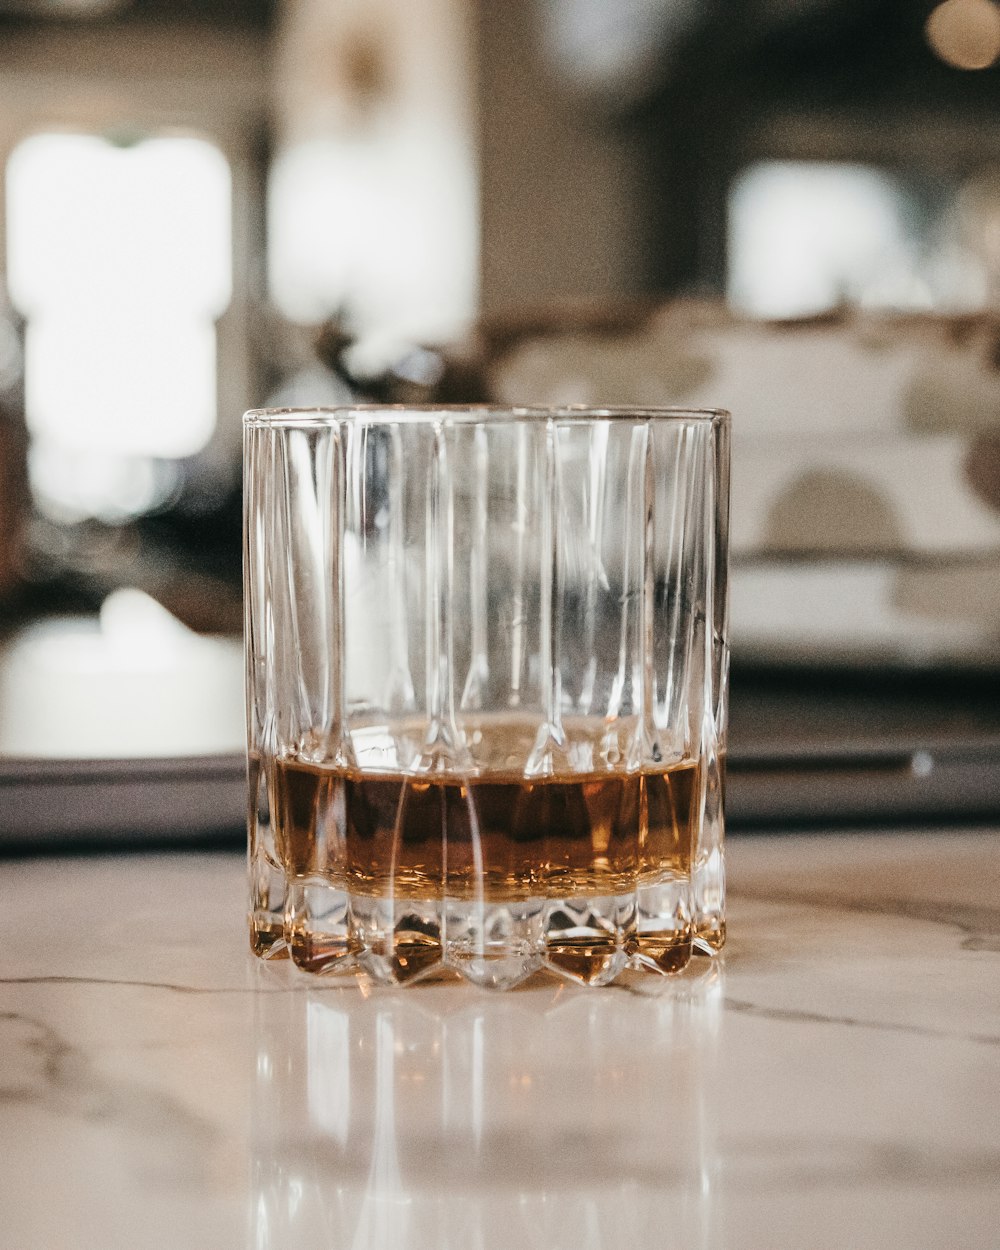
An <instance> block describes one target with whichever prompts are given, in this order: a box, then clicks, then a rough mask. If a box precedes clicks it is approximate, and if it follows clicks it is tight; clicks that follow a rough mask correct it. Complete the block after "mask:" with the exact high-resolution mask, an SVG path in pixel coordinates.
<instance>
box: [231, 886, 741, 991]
mask: <svg viewBox="0 0 1000 1250" xmlns="http://www.w3.org/2000/svg"><path fill="white" fill-rule="evenodd" d="M279 875H280V870H277V869H275V868H274V865H273V863H272V864H269V865H268V873H267V878H268V879H267V886H268V889H267V892H266V898H265V899H264V900H262V899H261V896H260V891H259V890H258V897H257V906H256V907H255V908H254V909H252V911H251V917H250V926H251V949H252V950H253V952H254V954H256V955H257V956H259V957H260V958H266V959H271V958H275V957H285V956H288V957H290V958H291V961H292V962H293V963H294V964H295V966H296V967H297V968H299V969H301V970H302V971H303V972H308V973H313V974H317V973H319V974H323V973H339V974H344V973H348V974H350V973H354V974H357V975H358V976H359V977H362V978H364V979H367V980H368V981H370V982H374V983H376V984H381V985H409V984H411V983H414V982H417V981H421V980H425V979H427V978H429V977H437V976H440V975H441V974H447V973H448V972H449V971H450V972H452V973H457V974H458V975H459V976H461V977H463V978H464V979H465V980H467V981H470V982H472V983H473V984H474V985H478V986H481V987H483V988H486V989H513V988H514V987H515V986H517V985H519V984H521V983H522V982H524V981H526V980H527V979H528V978H529V977H532V976H535V975H536V974H538V973H548V974H553V975H555V976H557V977H562V978H565V979H567V980H569V981H572V982H575V983H577V984H579V985H588V986H600V985H610V984H612V983H615V982H619V983H623V984H624V983H631V982H633V981H634V979H635V975H636V974H637V973H639V974H645V975H646V976H651V977H654V978H655V977H659V978H670V977H672V976H676V975H677V974H678V973H681V972H683V971H684V969H685V968H686V967H687V966H688V964H689V962H690V960H691V958H692V956H693V955H694V954H710V955H714V954H715V953H717V952H718V951H719V950H720V949H721V947H722V944H723V941H724V939H725V926H724V924H722V922H721V921H718V922H716V920H715V918H713V917H693V916H692V914H691V908H690V896H691V891H690V883H689V881H688V880H687V879H686V878H676V879H668V880H664V881H660V882H658V883H657V884H656V885H653V886H641V887H639V888H638V889H637V890H635V891H634V892H631V893H627V894H618V895H607V896H603V897H593V898H589V897H588V898H571V899H551V898H526V899H516V900H506V901H496V900H481V899H464V898H463V899H458V898H449V897H445V898H438V899H412V898H393V897H386V896H368V895H360V894H348V893H347V892H346V891H345V890H343V889H342V888H340V887H338V886H337V885H335V884H333V883H331V882H330V881H329V880H328V879H325V878H322V877H306V878H295V879H292V880H290V881H288V882H287V883H286V886H285V888H284V889H281V888H279V882H278V881H277V880H276V877H277V876H279ZM257 884H258V886H259V885H260V882H259V881H258V883H257ZM279 896H280V897H281V898H282V899H283V911H282V912H280V913H279V912H277V910H276V909H275V904H276V902H277V899H278V897H279ZM262 901H266V903H267V906H266V907H261V905H260V904H261V902H262ZM699 920H700V921H701V922H702V923H699Z"/></svg>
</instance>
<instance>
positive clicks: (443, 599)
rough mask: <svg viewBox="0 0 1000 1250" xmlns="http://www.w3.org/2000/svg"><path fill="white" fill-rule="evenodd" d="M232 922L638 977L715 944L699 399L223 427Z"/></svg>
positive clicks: (714, 684) (480, 972) (707, 547)
mask: <svg viewBox="0 0 1000 1250" xmlns="http://www.w3.org/2000/svg"><path fill="white" fill-rule="evenodd" d="M245 453H246V454H245V508H246V525H245V536H246V553H245V577H246V644H247V716H248V725H249V741H250V769H249V776H250V803H249V816H248V819H249V833H250V879H251V911H250V924H251V937H252V944H253V949H254V950H255V951H256V952H257V953H258V954H261V955H269V956H274V955H278V954H286V953H287V954H290V955H291V958H292V959H293V960H294V961H295V962H296V964H298V965H299V966H300V967H302V968H304V969H307V970H309V971H314V972H323V971H329V970H344V971H346V970H348V969H359V970H362V971H363V972H364V973H366V974H367V975H368V976H370V977H372V978H374V979H375V980H377V981H386V982H397V983H402V982H408V981H411V980H413V979H415V978H418V977H420V976H424V975H427V974H429V973H432V972H434V971H435V970H439V969H440V968H442V966H447V967H449V968H452V969H455V970H457V971H459V972H460V973H461V974H462V975H464V976H465V977H467V978H469V979H470V980H472V981H475V982H476V983H479V984H483V985H488V986H496V987H509V986H512V985H515V984H517V983H518V982H519V981H522V980H523V979H524V978H526V977H527V976H529V975H531V974H532V973H534V972H536V971H538V970H540V969H547V970H549V971H551V972H555V973H558V974H561V975H563V976H567V977H570V978H572V979H574V980H577V981H581V982H585V983H588V984H605V983H607V982H610V981H612V980H615V979H616V978H618V977H619V976H621V975H622V974H624V973H626V972H627V971H628V972H630V973H631V972H649V973H653V974H657V973H659V974H670V973H672V972H676V971H679V970H680V969H681V968H683V967H684V966H685V964H686V963H687V962H688V960H689V959H690V957H691V954H692V951H694V950H697V949H701V950H704V951H705V952H707V953H710V952H713V951H715V950H718V949H719V947H720V946H721V945H722V942H723V940H724V934H725V895H724V863H723V789H724V773H725V721H726V682H727V674H728V649H727V642H726V580H727V578H726V574H727V565H726V560H727V539H728V532H727V531H728V495H729V481H728V473H729V468H728V456H729V446H728V417H727V416H726V415H725V414H724V413H717V412H700V413H697V412H693V413H687V412H679V411H645V410H631V409H630V410H619V411H609V410H602V411H584V410H579V409H565V410H544V411H543V410H526V411H510V410H507V411H501V410H492V409H440V410H437V409H434V410H431V409H419V410H413V409H396V408H357V409H343V410H330V411H315V412H284V411H280V412H279V411H274V412H258V413H248V414H247V417H246V419H245Z"/></svg>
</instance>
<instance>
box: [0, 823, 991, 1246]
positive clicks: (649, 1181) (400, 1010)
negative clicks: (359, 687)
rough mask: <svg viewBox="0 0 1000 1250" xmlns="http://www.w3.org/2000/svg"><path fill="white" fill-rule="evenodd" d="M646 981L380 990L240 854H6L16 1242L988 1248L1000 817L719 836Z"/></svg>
mask: <svg viewBox="0 0 1000 1250" xmlns="http://www.w3.org/2000/svg"><path fill="white" fill-rule="evenodd" d="M729 855H730V882H731V889H732V892H731V903H730V908H729V921H730V934H731V937H730V942H729V944H728V946H727V949H726V956H725V961H724V963H722V962H721V961H720V962H712V961H709V960H707V959H704V960H699V961H697V964H696V967H695V970H694V971H693V972H690V973H689V974H688V975H685V976H683V977H681V978H679V979H678V980H676V981H672V982H670V983H669V984H667V985H665V986H664V985H662V983H660V982H656V983H655V985H656V988H657V989H659V990H660V992H658V993H637V992H635V991H634V990H628V989H622V988H613V989H605V990H583V989H576V988H573V987H571V986H569V985H561V984H555V983H552V982H548V983H544V984H537V985H533V986H531V987H529V988H525V989H523V990H520V991H515V992H512V993H510V994H506V995H497V994H492V995H491V994H489V993H487V992H485V991H477V990H475V989H473V988H472V987H470V986H468V985H465V984H438V985H427V986H423V987H420V986H415V987H413V988H410V989H406V990H386V991H381V990H380V991H371V990H368V991H364V992H363V991H362V990H361V989H359V988H358V987H357V986H354V985H348V986H343V985H338V984H336V983H333V982H330V981H328V980H321V981H316V980H309V979H307V978H302V977H296V976H294V975H293V974H292V973H291V970H290V969H289V967H288V965H287V964H286V965H274V964H271V965H262V964H259V963H256V962H255V961H252V960H251V959H250V957H249V956H248V954H247V952H246V940H245V933H244V926H243V910H244V889H243V861H242V859H241V858H240V857H239V856H237V855H234V854H217V855H212V854H193V853H188V854H181V853H176V854H160V855H141V856H140V855H132V856H120V857H107V858H86V857H78V858H72V857H67V858H63V859H38V860H21V861H8V862H6V863H3V864H0V878H2V882H3V889H2V898H3V905H4V910H5V917H4V927H3V932H4V940H3V943H2V949H0V1117H2V1141H3V1143H4V1150H3V1166H2V1172H0V1246H2V1247H3V1248H4V1250H36V1248H37V1250H63V1248H64V1247H65V1248H67V1250H68V1248H72V1250H116V1248H117V1247H128V1248H130V1250H131V1248H138V1250H159V1248H161V1247H164V1248H166V1247H171V1248H172V1247H179V1248H180V1247H183V1248H184V1250H200V1248H201V1247H204V1248H206V1250H227V1248H228V1247H240V1248H241V1250H318V1248H320V1247H322V1248H323V1250H340V1248H341V1247H343V1248H344V1250H404V1248H405V1250H424V1248H427V1250H431V1248H433V1250H453V1248H456V1250H457V1248H458V1247H461V1248H462V1250H493V1248H494V1247H496V1248H499V1247H516V1248H518V1250H520V1248H526V1250H528V1248H530V1250H534V1248H536V1247H537V1248H538V1250H541V1248H543V1247H544V1250H563V1248H564V1247H565V1248H567V1250H568V1248H569V1247H573V1248H574V1250H577V1248H579V1250H605V1248H607V1250H628V1248H629V1247H636V1248H639V1247H656V1248H657V1250H671V1248H673V1247H684V1248H685V1250H691V1248H694V1250H715V1248H732V1250H756V1248H758V1247H759V1248H760V1250H783V1248H784V1247H789V1248H792V1247H794V1248H795V1250H826V1248H830V1250H834V1248H836V1250H866V1248H868V1247H872V1248H874V1247H879V1250H883V1248H884V1247H904V1248H909V1250H922V1248H924V1247H948V1248H949V1250H956V1248H957V1250H962V1248H964V1247H973V1246H975V1247H977V1248H979V1250H981V1248H988V1247H1000V832H997V831H995V830H991V829H984V830H978V831H968V830H967V831H961V832H958V831H948V832H912V833H902V832H897V833H883V834H878V835H874V834H867V835H852V834H836V835H829V836H819V835H817V836H810V837H763V836H760V837H752V838H751V837H741V838H733V839H731V842H730V849H729Z"/></svg>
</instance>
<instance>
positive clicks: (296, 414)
mask: <svg viewBox="0 0 1000 1250" xmlns="http://www.w3.org/2000/svg"><path fill="white" fill-rule="evenodd" d="M352 419H357V420H360V421H365V420H369V421H373V420H377V421H378V422H379V423H380V424H386V425H388V424H393V423H405V424H408V425H410V424H412V425H421V424H433V423H434V422H436V421H444V422H447V423H449V424H476V423H480V422H484V421H497V422H499V421H504V422H518V423H519V422H527V423H535V422H538V423H541V422H545V421H559V422H563V423H567V422H568V423H576V422H578V423H580V424H586V423H589V422H592V421H613V420H622V421H625V420H632V421H657V422H659V421H663V422H668V423H669V422H685V421H695V422H705V423H708V424H719V423H728V422H729V421H730V420H731V414H730V413H729V411H728V410H727V409H725V408H685V407H683V406H674V405H665V406H657V405H655V404H525V405H522V404H492V403H484V404H379V403H357V404H330V405H320V406H317V407H314V408H308V407H303V408H297V407H292V408H250V409H249V410H248V411H247V412H245V413H244V414H243V425H244V427H245V428H248V429H254V428H260V427H267V428H272V429H310V428H323V427H325V426H329V425H332V424H334V423H338V422H341V421H350V420H352Z"/></svg>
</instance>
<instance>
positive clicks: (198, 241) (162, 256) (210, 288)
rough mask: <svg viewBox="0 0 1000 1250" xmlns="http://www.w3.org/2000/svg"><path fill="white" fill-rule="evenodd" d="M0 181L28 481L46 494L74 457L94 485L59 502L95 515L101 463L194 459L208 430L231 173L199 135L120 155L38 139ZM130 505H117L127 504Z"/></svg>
mask: <svg viewBox="0 0 1000 1250" xmlns="http://www.w3.org/2000/svg"><path fill="white" fill-rule="evenodd" d="M6 182H7V257H8V284H9V290H10V296H11V299H12V301H13V302H14V304H15V306H16V307H17V308H18V309H19V311H20V312H21V313H22V314H23V315H24V317H25V318H26V320H27V328H26V342H25V389H26V396H25V402H26V410H27V423H28V429H29V432H30V433H31V436H32V442H33V446H32V466H33V480H35V479H37V480H39V481H41V482H44V483H47V484H48V487H49V488H51V487H52V486H53V483H58V482H59V481H60V480H62V479H63V478H64V477H65V475H60V474H59V473H57V472H54V471H50V470H52V466H53V464H54V463H55V462H56V461H58V460H62V461H65V459H66V457H67V455H78V456H80V458H81V460H80V462H81V464H90V465H91V467H92V469H93V474H94V476H93V477H92V479H90V480H89V481H88V480H83V481H80V480H77V481H76V482H74V483H72V484H71V487H70V488H69V490H68V495H67V497H65V498H64V499H63V500H62V502H63V503H64V504H65V505H66V506H67V507H68V508H69V509H70V510H71V511H72V510H73V509H74V508H75V509H76V510H77V511H82V512H84V513H88V512H89V513H90V514H93V515H100V514H101V486H100V482H99V480H98V479H99V478H101V476H102V474H103V478H104V479H105V480H107V479H108V477H109V466H111V465H113V464H114V463H115V462H118V463H119V464H124V463H125V462H127V461H129V460H132V461H135V459H136V458H142V457H145V458H149V459H153V458H166V459H170V458H178V457H183V456H190V455H193V454H194V453H196V452H198V451H199V450H200V449H201V448H203V447H204V446H205V444H206V443H207V442H208V440H209V438H210V437H211V435H212V432H213V430H214V428H215V421H216V336H215V322H216V320H217V319H218V317H219V316H220V314H221V313H222V312H223V311H224V310H225V308H226V306H227V305H228V303H229V300H230V297H231V291H232V260H231V254H232V240H231V222H230V217H231V207H230V200H231V185H230V171H229V165H228V163H227V161H226V159H225V157H224V156H223V154H222V153H221V152H220V151H219V149H218V148H216V147H215V146H214V145H213V144H211V143H208V142H207V141H205V140H202V139H197V138H190V137H180V136H162V137H156V138H150V139H146V140H144V141H142V142H139V143H136V144H133V145H129V146H121V145H116V144H114V143H112V142H110V141H108V140H106V139H104V138H100V137H97V136H94V135H80V134H41V135H36V136H34V137H32V138H30V139H26V140H25V141H24V142H22V143H21V144H19V145H18V147H17V148H16V149H15V150H14V152H13V153H12V154H11V157H10V160H9V163H8V166H7V180H6ZM102 466H103V467H102ZM110 476H111V477H114V476H115V475H114V473H111V474H110ZM147 476H149V475H147ZM150 480H152V479H150ZM91 487H93V489H91ZM56 489H57V493H58V486H57V487H56ZM134 495H135V491H134V489H133V491H132V496H133V497H132V498H131V499H130V501H129V502H128V504H127V506H126V505H124V504H122V505H121V506H123V507H126V510H133V509H136V504H137V502H141V501H137V500H136V499H135V498H134ZM69 496H72V497H69ZM54 502H55V503H56V504H57V505H58V503H59V502H60V500H59V499H58V498H56V499H55V501H54ZM106 503H107V505H108V508H109V509H110V510H111V511H112V512H113V511H115V507H116V504H115V501H114V500H107V501H106Z"/></svg>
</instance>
